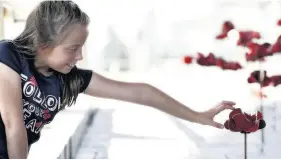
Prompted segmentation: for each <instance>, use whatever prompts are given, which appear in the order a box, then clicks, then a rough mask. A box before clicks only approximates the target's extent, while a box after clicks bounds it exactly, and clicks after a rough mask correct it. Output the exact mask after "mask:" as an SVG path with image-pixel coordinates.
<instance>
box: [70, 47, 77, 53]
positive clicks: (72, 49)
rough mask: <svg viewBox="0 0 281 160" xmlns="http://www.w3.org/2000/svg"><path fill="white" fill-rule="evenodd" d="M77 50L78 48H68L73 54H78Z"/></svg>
mask: <svg viewBox="0 0 281 160" xmlns="http://www.w3.org/2000/svg"><path fill="white" fill-rule="evenodd" d="M77 49H78V48H68V51H69V52H71V53H73V52H76V51H77Z"/></svg>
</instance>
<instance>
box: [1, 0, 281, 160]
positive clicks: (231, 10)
mask: <svg viewBox="0 0 281 160" xmlns="http://www.w3.org/2000/svg"><path fill="white" fill-rule="evenodd" d="M39 2H40V0H0V11H1V12H0V39H13V38H14V37H16V36H17V35H18V34H19V33H20V32H21V31H22V30H23V28H24V26H25V22H26V18H27V16H28V14H29V13H30V12H31V10H32V9H33V8H34V7H35V6H36V5H38V3H39ZM75 2H76V3H77V4H78V5H79V6H80V8H81V9H82V10H84V11H85V12H86V13H87V14H88V15H89V17H90V19H91V24H90V26H89V32H90V33H89V37H88V40H87V42H86V45H85V47H84V53H83V54H84V59H83V60H82V61H81V62H80V63H79V64H78V66H80V67H84V68H88V69H92V70H94V71H95V72H98V73H100V74H102V75H104V76H106V77H109V78H112V79H116V80H122V81H130V82H133V81H135V82H145V83H149V84H152V85H154V86H155V87H157V88H159V89H161V90H163V91H164V92H166V93H168V94H169V95H171V96H172V97H174V98H176V99H177V100H178V101H180V102H182V103H183V104H185V105H187V106H188V107H190V108H192V109H194V110H197V111H202V110H205V109H208V108H210V107H212V106H214V105H215V104H216V103H218V102H220V101H222V100H230V101H234V102H236V104H237V105H236V107H239V108H242V110H243V111H245V112H248V113H252V114H255V113H256V112H257V111H262V112H263V114H264V119H265V121H266V122H267V126H266V128H265V129H264V130H263V131H261V130H259V131H257V132H255V133H251V134H248V135H247V157H248V158H262V159H263V158H267V159H268V158H281V154H279V153H278V147H279V146H280V144H281V136H280V132H281V108H280V105H281V103H280V98H279V95H280V93H281V90H280V88H279V86H278V85H276V86H274V85H273V86H272V85H270V86H266V87H263V88H262V89H261V87H260V85H259V83H249V82H248V80H247V79H248V78H249V76H250V74H251V72H253V71H255V70H265V71H267V76H269V77H270V76H274V75H279V74H281V64H280V62H281V56H280V54H279V52H280V51H279V50H278V51H276V52H275V54H274V55H272V56H268V57H266V58H265V61H263V62H260V61H247V60H246V58H245V55H246V53H249V52H251V51H252V50H251V47H245V46H239V45H237V41H238V40H239V38H241V32H243V31H250V32H253V31H256V32H259V33H260V38H257V39H253V41H252V42H254V43H258V44H262V43H270V44H276V45H277V44H279V43H280V42H279V41H277V39H278V37H279V36H280V34H281V26H280V24H279V23H278V21H279V20H280V19H281V1H279V0H247V1H245V0H164V1H158V0H91V1H89V0H88V1H87V0H75ZM226 21H230V22H231V23H232V24H233V25H234V26H235V28H234V29H232V30H231V31H230V32H227V34H226V35H227V37H226V38H224V39H217V38H216V36H218V35H219V34H221V33H222V27H223V24H224V22H226ZM239 33H240V34H239ZM280 44H281V43H280ZM198 52H200V53H202V54H203V55H204V56H206V57H207V56H208V55H209V53H213V55H214V56H215V57H221V58H222V59H224V60H225V61H228V62H230V61H233V62H237V63H239V64H240V65H241V66H242V68H241V69H237V70H233V69H221V68H220V67H218V66H217V65H214V66H206V65H200V64H199V63H197V61H196V58H195V57H196V56H197V55H198ZM280 53H281V52H280ZM186 56H190V57H192V59H193V61H192V62H191V63H189V62H187V61H186ZM261 93H262V94H264V95H265V96H262V97H261V96H260V94H261ZM228 114H229V111H225V112H222V113H221V114H220V115H218V116H217V117H216V118H215V120H216V121H218V122H220V123H224V122H225V121H226V120H227V119H228ZM244 138H245V137H244V135H243V134H240V133H233V132H230V131H229V130H226V129H224V130H218V129H214V128H211V127H206V126H201V125H197V124H192V123H189V122H186V121H183V120H180V119H177V118H175V117H171V116H169V115H167V114H165V113H162V112H160V111H158V110H155V109H152V108H150V107H141V105H136V104H132V103H127V102H120V101H116V100H107V99H99V98H94V97H89V96H86V95H81V96H80V97H79V99H78V102H77V103H76V104H75V106H73V107H71V108H68V109H67V110H65V111H63V112H62V113H59V114H58V115H57V116H56V118H55V119H54V121H53V122H52V123H51V124H49V125H48V126H46V127H45V128H44V129H43V130H42V138H41V139H40V140H39V141H38V142H37V143H36V144H34V145H33V146H32V148H31V151H30V155H29V158H38V157H42V156H44V157H45V156H46V157H49V158H89V159H114V160H115V159H122V160H125V159H190V158H202V159H211V158H220V159H228V158H239V159H240V158H244V156H245V151H244V147H245V146H244V145H245V143H244V140H245V139H244ZM46 152H47V153H46Z"/></svg>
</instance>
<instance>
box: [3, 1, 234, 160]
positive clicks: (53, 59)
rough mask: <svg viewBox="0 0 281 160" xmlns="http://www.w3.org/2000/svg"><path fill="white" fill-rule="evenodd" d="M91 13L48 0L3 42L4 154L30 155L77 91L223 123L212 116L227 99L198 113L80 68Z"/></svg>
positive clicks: (144, 87)
mask: <svg viewBox="0 0 281 160" xmlns="http://www.w3.org/2000/svg"><path fill="white" fill-rule="evenodd" d="M88 24H89V17H88V16H87V15H86V14H85V13H84V12H83V11H81V10H80V8H79V7H78V6H77V4H75V3H74V2H72V1H43V2H41V3H40V4H39V5H38V6H37V7H36V8H35V9H34V10H33V11H32V12H31V13H30V15H29V16H28V18H27V21H26V26H25V28H24V30H23V32H22V33H21V34H20V35H19V36H18V37H16V38H15V39H13V40H2V41H0V156H1V158H15V159H21V158H27V155H28V148H29V147H30V145H31V144H33V143H34V142H36V141H38V139H39V138H40V131H41V129H42V127H43V126H44V125H45V124H47V123H50V122H51V121H52V120H53V118H54V116H55V115H56V114H57V113H58V112H59V111H61V110H63V109H64V108H65V106H71V105H72V104H74V103H75V101H76V99H77V96H78V94H80V93H85V94H88V95H90V96H96V97H103V98H109V99H116V100H122V101H127V102H133V103H137V104H142V105H146V106H151V107H154V108H156V109H158V110H160V111H163V112H165V113H167V114H170V115H173V116H175V117H178V118H181V119H184V120H187V121H191V122H194V123H199V124H202V125H210V126H213V127H217V128H223V125H222V124H220V123H217V122H214V121H213V118H214V116H215V115H216V114H218V113H219V112H221V111H223V110H225V109H233V105H234V103H233V102H222V103H220V104H218V105H217V106H215V107H214V108H211V109H209V110H207V111H205V112H196V111H193V110H191V109H190V108H188V107H187V106H184V105H183V104H181V103H179V102H178V101H176V100H175V99H173V98H171V97H170V96H168V95H167V94H165V93H163V92H162V91H160V90H158V89H157V88H155V87H153V86H151V85H149V84H145V83H126V82H120V81H114V80H111V79H108V78H105V77H103V76H101V75H99V74H97V73H95V72H94V71H91V70H86V69H81V68H77V67H76V65H75V64H76V63H77V61H79V60H81V59H82V58H83V57H82V46H83V44H84V42H85V41H86V39H87V36H88V30H87V26H88Z"/></svg>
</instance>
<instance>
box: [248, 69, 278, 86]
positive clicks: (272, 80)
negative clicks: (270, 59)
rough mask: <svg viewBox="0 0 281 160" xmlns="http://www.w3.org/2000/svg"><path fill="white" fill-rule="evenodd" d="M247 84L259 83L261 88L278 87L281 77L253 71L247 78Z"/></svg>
mask: <svg viewBox="0 0 281 160" xmlns="http://www.w3.org/2000/svg"><path fill="white" fill-rule="evenodd" d="M248 83H259V84H260V85H261V87H266V86H274V87H276V86H278V85H280V84H281V75H274V76H270V77H268V76H267V72H266V71H263V73H261V72H260V71H253V72H252V73H251V75H250V77H249V78H248Z"/></svg>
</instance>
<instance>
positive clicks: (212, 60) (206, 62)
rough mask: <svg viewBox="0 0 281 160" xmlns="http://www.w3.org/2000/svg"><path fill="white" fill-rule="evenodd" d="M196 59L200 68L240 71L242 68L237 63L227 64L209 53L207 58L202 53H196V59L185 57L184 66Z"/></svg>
mask: <svg viewBox="0 0 281 160" xmlns="http://www.w3.org/2000/svg"><path fill="white" fill-rule="evenodd" d="M193 59H196V62H197V63H198V64H199V65H202V66H218V67H220V68H221V69H223V70H238V69H241V68H242V66H241V65H240V64H239V63H237V62H228V61H226V60H224V59H223V58H217V57H215V55H214V54H213V53H209V55H208V56H207V57H205V56H204V55H203V54H202V53H198V55H197V57H196V58H193V57H191V56H185V57H184V62H185V64H190V63H192V60H193Z"/></svg>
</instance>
